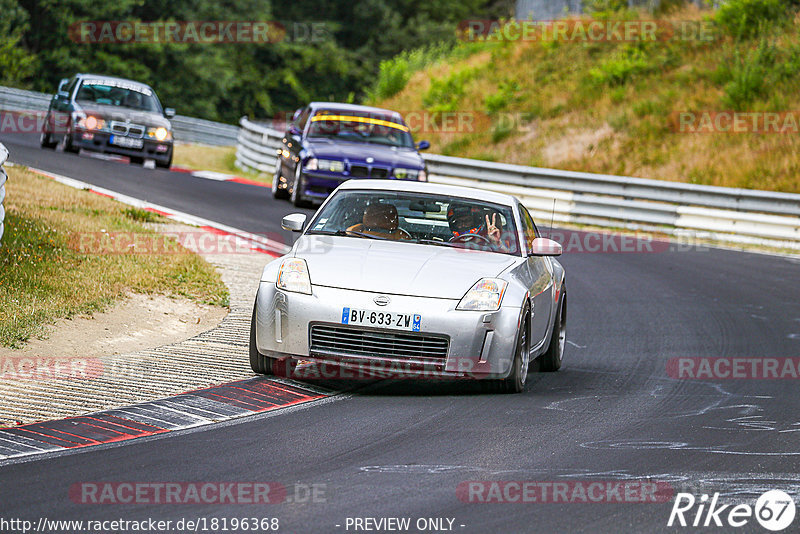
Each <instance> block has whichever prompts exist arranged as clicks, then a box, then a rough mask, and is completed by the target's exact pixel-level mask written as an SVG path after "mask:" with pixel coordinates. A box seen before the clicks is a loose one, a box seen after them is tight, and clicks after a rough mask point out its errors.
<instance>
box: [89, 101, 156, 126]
mask: <svg viewBox="0 0 800 534" xmlns="http://www.w3.org/2000/svg"><path fill="white" fill-rule="evenodd" d="M78 105H79V106H80V108H81V110H83V112H84V113H86V114H87V115H94V116H95V117H100V118H102V119H105V120H112V121H120V122H126V121H128V120H130V122H131V123H133V124H143V125H145V126H151V127H158V126H163V127H164V128H167V129H169V128H170V123H169V120H167V118H166V117H164V116H163V115H161V114H160V113H156V112H152V111H142V110H139V109H131V108H123V107H120V106H104V105H102V104H83V103H81V104H78Z"/></svg>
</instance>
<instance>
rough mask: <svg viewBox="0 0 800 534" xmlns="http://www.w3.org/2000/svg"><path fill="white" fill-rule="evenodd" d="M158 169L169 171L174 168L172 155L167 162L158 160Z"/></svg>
mask: <svg viewBox="0 0 800 534" xmlns="http://www.w3.org/2000/svg"><path fill="white" fill-rule="evenodd" d="M156 167H158V168H159V169H169V168H170V167H172V154H171V153H170V155H169V159H168V160H167V161H163V162H161V161H158V160H156Z"/></svg>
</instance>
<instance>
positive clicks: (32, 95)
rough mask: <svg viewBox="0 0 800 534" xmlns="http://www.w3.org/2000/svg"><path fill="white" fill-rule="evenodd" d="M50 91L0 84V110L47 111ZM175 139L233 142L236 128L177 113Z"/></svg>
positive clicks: (216, 142) (185, 141)
mask: <svg viewBox="0 0 800 534" xmlns="http://www.w3.org/2000/svg"><path fill="white" fill-rule="evenodd" d="M51 96H52V95H48V94H46V93H37V92H34V91H25V90H22V89H14V88H11V87H0V110H3V111H28V112H42V113H44V112H46V111H47V108H48V106H49V105H50V98H51ZM170 122H172V130H173V133H174V135H175V140H176V141H180V142H184V143H202V144H205V145H219V146H233V145H235V144H236V140H237V134H238V131H239V129H238V128H237V127H236V126H233V125H231V124H224V123H221V122H213V121H207V120H205V119H196V118H194V117H185V116H183V115H176V116H175V117H173V118H172V119H171V121H170Z"/></svg>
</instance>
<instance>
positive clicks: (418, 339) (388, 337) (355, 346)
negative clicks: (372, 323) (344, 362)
mask: <svg viewBox="0 0 800 534" xmlns="http://www.w3.org/2000/svg"><path fill="white" fill-rule="evenodd" d="M449 345H450V341H449V339H448V338H447V337H446V336H442V335H431V334H420V333H417V332H400V331H385V330H370V329H365V328H359V327H352V326H334V325H327V324H312V325H311V354H312V356H313V355H315V353H316V354H317V355H319V354H320V353H322V354H327V355H331V354H333V355H339V356H357V357H358V356H360V357H378V358H390V359H401V360H415V361H419V362H430V363H444V361H445V360H446V359H447V349H448V347H449Z"/></svg>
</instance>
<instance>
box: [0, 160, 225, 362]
mask: <svg viewBox="0 0 800 534" xmlns="http://www.w3.org/2000/svg"><path fill="white" fill-rule="evenodd" d="M7 171H8V174H9V180H8V182H7V184H6V188H7V196H6V201H5V202H6V229H5V235H4V236H3V241H2V246H0V266H2V268H0V344H1V345H4V346H8V347H16V346H19V345H20V344H22V343H24V342H25V341H26V340H28V339H29V338H30V337H31V336H41V335H43V334H44V333H45V328H44V327H45V325H47V324H50V323H52V322H53V321H55V320H56V319H60V318H69V317H72V316H74V315H77V314H91V313H93V312H97V311H102V310H103V309H105V308H106V307H107V306H109V305H110V304H112V303H113V302H115V301H117V300H119V299H121V298H124V297H125V296H126V295H127V294H129V293H130V292H138V293H161V294H166V295H171V296H180V297H187V298H190V299H194V300H197V301H199V302H203V303H206V304H212V305H218V306H227V305H228V290H227V288H226V287H225V285H224V284H223V283H222V280H221V279H220V276H219V274H218V273H217V272H216V271H215V270H214V268H213V267H212V266H211V265H209V264H208V263H206V261H205V260H203V259H202V258H201V257H200V256H197V255H195V254H191V253H188V252H187V253H186V254H161V255H153V254H85V253H80V252H78V250H77V248H76V246H75V243H76V240H75V237H76V235H80V234H82V233H94V234H96V235H99V234H101V233H113V232H135V233H137V234H142V235H144V236H156V235H157V232H156V230H155V229H154V228H153V227H154V226H155V225H157V224H158V223H159V222H161V221H164V220H165V219H163V218H161V217H160V216H158V215H155V214H153V213H151V212H148V211H145V210H139V209H134V208H130V207H128V206H125V205H124V204H119V203H117V202H114V201H113V200H110V199H107V198H103V197H100V196H98V195H94V194H91V193H89V192H86V191H79V190H76V189H72V188H69V187H67V186H64V185H61V184H59V183H56V182H53V181H51V180H49V179H46V178H42V177H40V176H38V175H36V174H34V173H32V172H30V171H29V170H27V169H25V168H22V167H11V168H7ZM176 246H177V245H176Z"/></svg>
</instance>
